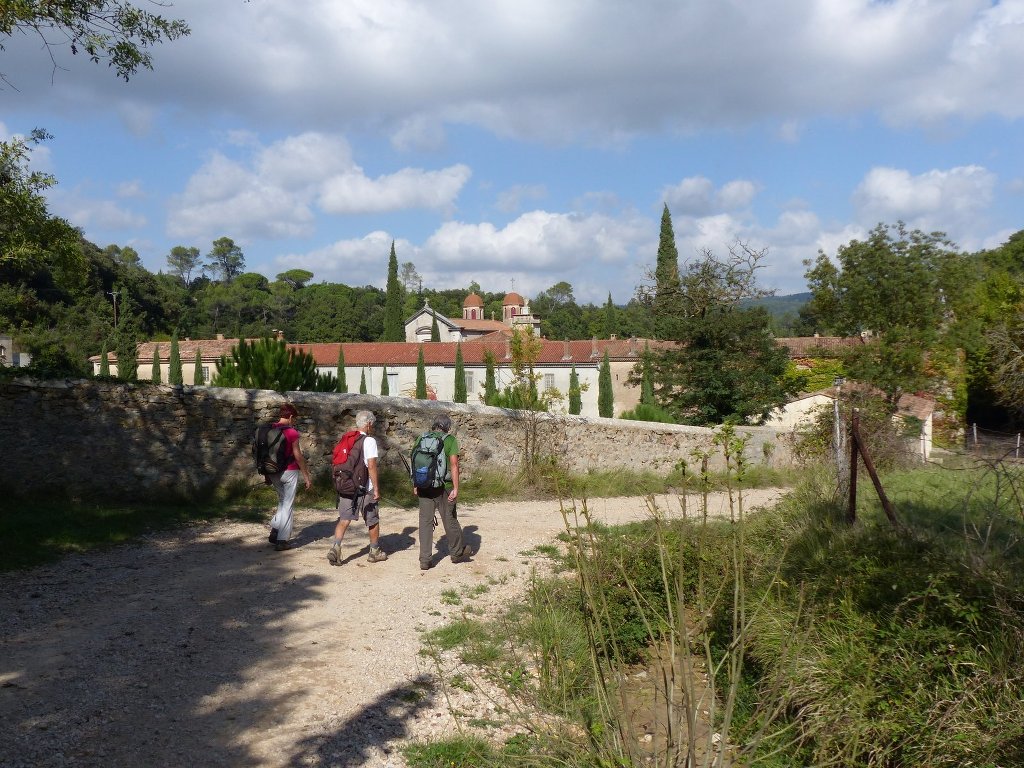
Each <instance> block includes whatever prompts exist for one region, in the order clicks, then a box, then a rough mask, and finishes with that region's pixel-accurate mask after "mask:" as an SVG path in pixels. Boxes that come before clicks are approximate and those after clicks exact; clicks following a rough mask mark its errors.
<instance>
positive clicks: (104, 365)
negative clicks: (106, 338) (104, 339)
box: [99, 344, 110, 378]
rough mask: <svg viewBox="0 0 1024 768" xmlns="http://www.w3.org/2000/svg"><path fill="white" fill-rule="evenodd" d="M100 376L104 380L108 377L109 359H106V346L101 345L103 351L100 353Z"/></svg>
mask: <svg viewBox="0 0 1024 768" xmlns="http://www.w3.org/2000/svg"><path fill="white" fill-rule="evenodd" d="M99 375H100V376H102V377H104V378H106V377H107V376H110V359H109V358H108V357H107V345H106V344H104V345H103V351H102V352H101V353H100V374H99Z"/></svg>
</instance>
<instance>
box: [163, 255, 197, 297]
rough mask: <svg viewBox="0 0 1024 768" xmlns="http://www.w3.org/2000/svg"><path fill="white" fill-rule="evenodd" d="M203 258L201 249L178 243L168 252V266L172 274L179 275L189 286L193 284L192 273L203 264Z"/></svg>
mask: <svg viewBox="0 0 1024 768" xmlns="http://www.w3.org/2000/svg"><path fill="white" fill-rule="evenodd" d="M201 263H202V259H201V258H200V256H199V249H198V248H195V247H185V246H184V245H176V246H174V247H173V248H171V252H170V253H169V254H167V266H168V267H170V269H171V274H174V275H177V276H178V278H180V280H181V282H182V283H183V284H184V285H185V287H186V288H188V287H189V286H190V285H191V284H192V273H193V272H194V271H195V270H196V269H198V268H199V267H200V266H201Z"/></svg>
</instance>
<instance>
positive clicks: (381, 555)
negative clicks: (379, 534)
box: [366, 547, 388, 563]
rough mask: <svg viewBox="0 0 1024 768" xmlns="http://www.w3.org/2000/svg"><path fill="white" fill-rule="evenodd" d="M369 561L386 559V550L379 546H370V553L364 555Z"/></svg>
mask: <svg viewBox="0 0 1024 768" xmlns="http://www.w3.org/2000/svg"><path fill="white" fill-rule="evenodd" d="M366 559H367V560H369V561H370V562H371V563H382V562H384V561H385V560H387V559H388V555H387V552H385V551H384V550H383V549H381V548H380V547H370V554H369V555H368V556H367V557H366Z"/></svg>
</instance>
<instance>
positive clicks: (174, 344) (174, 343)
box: [167, 331, 185, 386]
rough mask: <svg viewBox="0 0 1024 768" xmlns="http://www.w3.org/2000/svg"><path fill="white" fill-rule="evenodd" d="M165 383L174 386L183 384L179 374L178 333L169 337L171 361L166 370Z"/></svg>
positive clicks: (183, 381) (179, 351)
mask: <svg viewBox="0 0 1024 768" xmlns="http://www.w3.org/2000/svg"><path fill="white" fill-rule="evenodd" d="M167 381H168V383H170V384H173V385H175V386H180V385H181V384H184V383H185V379H184V377H183V376H182V373H181V350H180V349H178V332H177V331H175V332H174V335H173V336H171V360H170V363H169V364H168V368H167Z"/></svg>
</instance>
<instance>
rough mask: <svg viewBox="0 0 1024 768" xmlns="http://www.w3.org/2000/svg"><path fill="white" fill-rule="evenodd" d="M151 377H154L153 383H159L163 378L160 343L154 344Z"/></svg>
mask: <svg viewBox="0 0 1024 768" xmlns="http://www.w3.org/2000/svg"><path fill="white" fill-rule="evenodd" d="M151 378H152V379H153V383H154V384H159V383H160V381H161V379H160V345H159V344H154V345H153V367H152V374H151Z"/></svg>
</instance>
